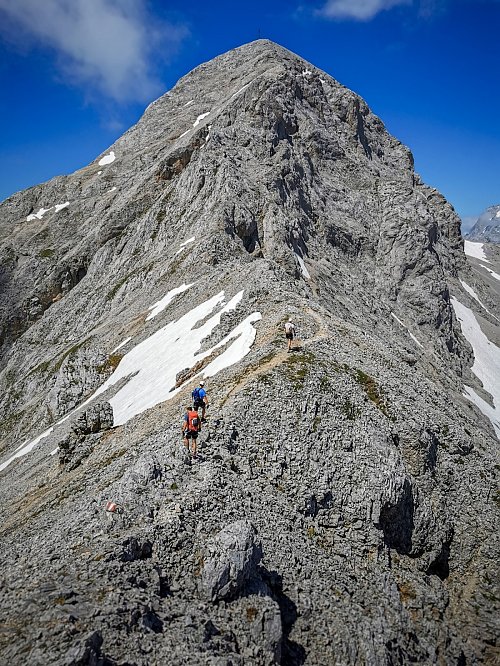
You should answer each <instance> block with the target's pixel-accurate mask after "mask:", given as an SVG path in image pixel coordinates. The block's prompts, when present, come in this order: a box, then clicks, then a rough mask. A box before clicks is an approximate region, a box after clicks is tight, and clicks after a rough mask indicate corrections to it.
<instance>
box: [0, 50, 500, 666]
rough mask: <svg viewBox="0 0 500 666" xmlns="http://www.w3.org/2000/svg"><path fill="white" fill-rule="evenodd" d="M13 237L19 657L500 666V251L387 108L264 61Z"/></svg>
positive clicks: (13, 554)
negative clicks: (463, 215)
mask: <svg viewBox="0 0 500 666" xmlns="http://www.w3.org/2000/svg"><path fill="white" fill-rule="evenodd" d="M0 242H1V245H0V252H1V257H2V259H1V273H0V290H1V307H0V331H1V347H0V371H1V374H0V387H1V391H0V396H1V402H0V421H1V425H0V506H1V509H0V512H1V529H0V535H1V536H0V552H1V561H2V567H1V570H0V578H1V585H0V655H1V658H0V661H1V662H2V663H5V664H23V665H24V664H30V665H31V664H33V665H35V664H36V665H42V664H43V665H46V664H51V665H53V666H59V665H61V666H63V665H64V666H70V665H73V666H77V665H97V664H99V665H100V666H104V665H107V666H111V665H115V666H132V665H135V666H147V665H164V664H174V665H177V664H179V665H181V664H182V665H193V666H194V665H198V664H203V665H210V666H243V665H245V666H246V665H247V664H248V665H252V666H253V665H266V664H280V663H281V664H291V665H300V664H310V665H324V666H327V665H328V666H330V665H332V664H336V665H345V664H367V665H395V664H410V663H417V664H443V665H445V664H446V665H448V664H456V665H457V666H459V665H460V666H464V665H469V664H495V663H498V660H499V659H500V656H499V651H498V643H497V641H498V636H499V628H500V627H499V617H500V615H499V610H500V608H499V607H500V592H499V588H498V555H499V542H500V529H499V528H500V522H499V503H500V498H499V495H498V486H497V481H498V471H499V469H500V466H499V465H500V460H499V447H498V444H499V442H498V437H499V436H500V419H499V410H500V390H499V389H500V387H499V379H498V378H499V377H500V358H499V353H500V351H499V347H498V345H499V344H500V339H499V338H500V336H499V330H500V329H499V320H500V298H499V292H498V282H499V280H500V274H499V273H500V267H499V266H500V257H499V254H498V252H496V250H495V249H493V250H492V249H491V246H487V245H483V243H472V242H467V243H466V251H467V255H469V256H467V255H466V253H464V242H463V240H462V238H461V236H460V220H459V218H458V217H457V215H456V214H455V212H454V210H453V208H452V206H451V205H450V204H449V203H447V201H446V200H445V199H444V198H443V196H442V195H441V194H440V193H439V192H437V191H436V190H435V189H433V188H432V187H429V186H427V185H426V184H424V183H423V182H422V180H421V179H420V178H419V176H418V175H417V174H416V173H415V171H414V168H413V159H412V154H411V152H410V150H409V149H408V148H406V147H405V146H403V145H402V144H401V143H400V142H399V141H398V140H397V139H395V138H394V137H392V136H391V135H390V134H389V133H388V132H387V130H386V129H385V127H384V125H383V123H382V121H381V120H380V119H379V118H377V117H376V116H375V115H374V114H373V113H372V112H371V111H370V109H369V108H368V106H367V104H366V103H365V102H364V101H363V100H362V99H361V98H360V97H358V96H357V95H356V94H355V93H353V92H351V91H350V90H348V89H346V88H345V87H344V86H342V85H341V84H340V83H338V82H337V81H335V80H334V79H333V78H331V77H330V76H329V75H328V74H326V73H325V72H322V71H320V70H319V69H317V68H316V67H314V66H313V65H311V64H309V63H307V62H305V61H304V60H302V59H301V58H299V57H298V56H296V55H294V54H292V53H290V52H289V51H287V50H286V49H284V48H282V47H280V46H278V45H276V44H274V43H272V42H269V41H264V40H259V41H257V42H253V43H251V44H248V45H245V46H242V47H241V48H238V49H235V50H233V51H230V52H229V53H226V54H224V55H222V56H220V57H218V58H215V59H214V60H212V61H211V62H208V63H205V64H202V65H200V66H199V67H197V68H196V69H195V70H193V71H192V72H190V73H189V74H188V75H187V76H185V77H184V78H182V79H181V80H180V81H179V82H178V83H177V85H176V86H175V87H174V88H173V89H172V90H171V91H169V92H167V93H166V94H165V95H163V96H162V97H161V98H160V99H158V100H157V101H156V102H154V103H153V104H151V105H150V106H149V107H148V108H147V109H146V111H145V113H144V115H143V117H142V118H141V120H140V121H139V122H138V123H137V125H135V126H134V127H132V128H131V129H130V130H129V131H128V132H126V133H125V134H124V135H123V136H122V137H121V138H120V139H119V140H118V141H117V142H116V143H115V144H114V145H112V146H111V147H110V148H109V150H107V151H106V152H105V153H104V154H103V155H101V156H99V157H98V158H96V160H95V161H94V162H92V163H91V164H89V165H88V166H86V167H84V168H83V169H80V170H79V171H77V172H75V173H74V174H72V175H70V176H61V177H57V178H54V179H53V180H51V181H49V182H47V183H44V184H41V185H38V186H36V187H32V188H30V189H28V190H26V191H23V192H20V193H18V194H15V195H13V196H12V197H10V198H9V199H7V200H6V201H4V202H3V203H1V204H0ZM495 285H496V288H495ZM290 318H291V319H292V320H293V323H294V324H295V327H296V334H297V336H296V339H295V340H293V344H292V351H290V352H288V351H287V341H286V340H285V336H284V323H285V322H286V321H287V320H288V319H290ZM202 379H204V381H205V389H206V391H207V396H208V399H209V404H208V408H207V410H206V422H204V423H203V424H202V429H201V432H200V434H199V437H198V455H197V457H195V458H192V457H191V455H190V453H189V451H188V450H187V449H186V447H185V446H184V444H183V441H182V436H181V425H182V423H183V415H184V413H185V408H186V407H188V406H189V405H190V403H191V392H192V390H193V389H194V388H195V386H196V385H197V384H198V382H199V381H200V380H202Z"/></svg>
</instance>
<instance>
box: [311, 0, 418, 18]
mask: <svg viewBox="0 0 500 666" xmlns="http://www.w3.org/2000/svg"><path fill="white" fill-rule="evenodd" d="M411 4H412V0H328V2H327V3H326V4H325V5H324V7H322V9H320V10H319V14H320V15H322V16H326V17H327V18H333V19H354V20H355V21H369V20H370V19H372V18H373V17H374V16H376V15H377V14H378V13H379V12H382V11H384V10H386V9H392V8H393V7H397V6H398V5H411Z"/></svg>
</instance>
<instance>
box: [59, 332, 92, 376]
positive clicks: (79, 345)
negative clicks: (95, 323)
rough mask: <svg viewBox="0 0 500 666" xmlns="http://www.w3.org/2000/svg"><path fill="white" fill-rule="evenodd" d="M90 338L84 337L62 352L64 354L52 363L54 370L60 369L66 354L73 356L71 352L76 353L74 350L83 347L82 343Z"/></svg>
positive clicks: (66, 356)
mask: <svg viewBox="0 0 500 666" xmlns="http://www.w3.org/2000/svg"><path fill="white" fill-rule="evenodd" d="M89 340H90V338H86V339H85V340H83V341H82V342H78V343H77V344H76V345H73V347H70V349H68V350H67V351H65V352H64V354H63V355H62V356H61V358H60V359H59V360H58V361H56V364H55V365H54V372H59V370H60V369H61V366H62V364H63V363H64V361H65V360H66V359H67V358H68V356H73V354H76V352H77V351H78V350H79V349H80V348H81V347H83V345H84V344H86V343H87V342H88V341H89Z"/></svg>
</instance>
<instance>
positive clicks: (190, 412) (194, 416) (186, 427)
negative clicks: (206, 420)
mask: <svg viewBox="0 0 500 666" xmlns="http://www.w3.org/2000/svg"><path fill="white" fill-rule="evenodd" d="M200 430H201V423H200V418H199V416H198V412H197V411H196V410H195V409H191V407H186V413H185V414H184V419H183V422H182V433H183V435H184V446H185V447H186V449H187V450H188V452H189V451H190V453H191V455H192V457H193V458H196V455H197V443H196V440H197V439H198V433H199V432H200ZM190 440H191V442H192V447H191V450H190V446H189V441H190Z"/></svg>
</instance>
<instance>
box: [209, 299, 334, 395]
mask: <svg viewBox="0 0 500 666" xmlns="http://www.w3.org/2000/svg"><path fill="white" fill-rule="evenodd" d="M306 311H307V313H308V314H310V315H311V316H312V317H313V319H314V320H315V321H316V322H317V324H318V329H317V331H316V333H315V335H314V336H313V337H312V338H307V340H301V339H300V338H297V342H298V343H299V345H300V346H299V347H298V348H297V351H300V350H301V349H303V348H304V347H307V346H309V345H311V344H313V343H314V342H318V341H319V340H324V339H326V338H327V337H328V335H329V333H328V329H327V328H326V326H325V325H324V322H323V319H322V317H321V316H320V315H319V314H318V313H317V312H314V310H312V309H311V308H307V310H306ZM287 358H288V351H287V350H286V349H285V350H283V351H281V352H278V353H276V354H274V355H273V357H272V358H270V359H269V360H268V361H266V362H265V363H262V364H260V365H258V366H257V367H252V366H249V367H248V368H247V372H246V373H245V375H244V376H243V377H242V378H241V381H239V382H238V383H237V384H235V385H234V386H233V387H232V388H231V389H230V390H229V392H228V393H227V394H226V396H225V397H224V398H223V400H222V401H221V404H220V406H221V407H223V406H224V405H225V404H226V402H227V401H228V400H229V399H230V398H231V396H232V395H234V394H235V393H236V391H239V390H241V389H243V388H244V387H245V386H246V385H247V384H248V383H249V382H251V381H253V380H254V379H255V378H256V377H258V376H259V375H262V374H265V373H267V372H269V371H270V370H273V369H274V368H275V367H276V366H278V365H281V364H282V363H284V362H285V360H286V359H287Z"/></svg>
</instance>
